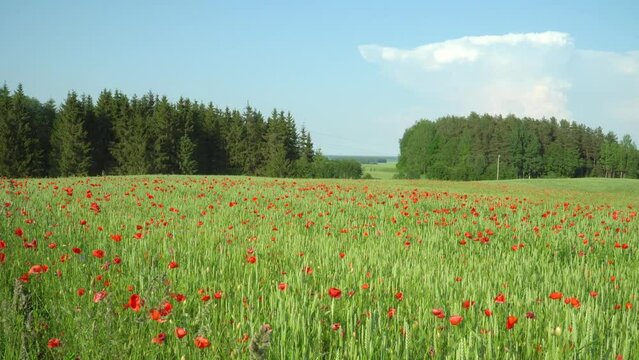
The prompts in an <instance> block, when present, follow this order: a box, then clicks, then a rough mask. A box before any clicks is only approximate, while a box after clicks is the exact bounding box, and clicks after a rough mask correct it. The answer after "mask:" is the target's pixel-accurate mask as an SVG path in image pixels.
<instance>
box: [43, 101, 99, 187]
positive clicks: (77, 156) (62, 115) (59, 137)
mask: <svg viewBox="0 0 639 360" xmlns="http://www.w3.org/2000/svg"><path fill="white" fill-rule="evenodd" d="M85 101H86V102H88V103H90V102H91V100H90V99H85ZM87 106H89V107H90V105H88V104H87ZM83 115H84V109H83V104H82V103H81V102H80V101H79V100H78V97H77V94H76V93H75V92H73V91H72V92H70V93H69V94H68V95H67V98H66V100H65V102H64V103H63V104H62V106H61V109H60V112H59V113H58V116H57V117H56V120H55V123H54V125H53V133H52V135H51V145H52V159H51V163H52V164H53V165H54V171H53V173H54V174H55V175H58V176H85V175H87V174H88V173H89V169H90V166H91V147H90V144H89V141H88V135H87V131H86V129H85V125H84V124H85V119H84V117H83Z"/></svg>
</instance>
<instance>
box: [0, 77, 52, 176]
mask: <svg viewBox="0 0 639 360" xmlns="http://www.w3.org/2000/svg"><path fill="white" fill-rule="evenodd" d="M29 102H30V100H29V99H28V98H27V97H26V96H25V94H24V91H23V89H22V85H18V88H17V89H16V91H15V92H14V94H13V96H9V92H8V88H7V87H6V85H5V86H4V87H3V88H2V89H1V90H0V136H1V137H2V142H3V145H2V146H1V147H0V175H4V176H19V177H27V176H37V175H41V174H42V172H43V165H44V164H43V161H42V155H43V154H42V149H41V148H40V144H39V141H38V131H37V129H36V124H35V114H33V112H30V111H29V110H30V108H29Z"/></svg>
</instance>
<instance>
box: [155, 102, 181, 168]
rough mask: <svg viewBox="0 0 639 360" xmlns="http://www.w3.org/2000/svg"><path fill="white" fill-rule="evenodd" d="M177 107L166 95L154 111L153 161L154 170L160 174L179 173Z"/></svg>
mask: <svg viewBox="0 0 639 360" xmlns="http://www.w3.org/2000/svg"><path fill="white" fill-rule="evenodd" d="M175 116H176V115H175V109H174V108H173V105H172V104H171V103H169V100H168V99H167V98H166V96H163V97H162V98H161V99H160V101H159V102H158V104H157V106H156V108H155V111H154V112H153V120H152V123H153V127H152V130H151V132H152V134H153V138H152V148H153V155H152V157H151V161H152V163H153V166H152V169H153V170H152V171H153V172H154V173H159V174H173V173H177V170H178V163H177V154H176V152H175V149H176V148H177V145H176V143H177V139H175V132H176V130H177V129H176V128H175V122H176V119H175Z"/></svg>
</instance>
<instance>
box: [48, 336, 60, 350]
mask: <svg viewBox="0 0 639 360" xmlns="http://www.w3.org/2000/svg"><path fill="white" fill-rule="evenodd" d="M60 345H62V342H61V341H60V339H58V338H51V339H49V341H48V342H47V347H48V348H49V349H54V348H57V347H58V346H60Z"/></svg>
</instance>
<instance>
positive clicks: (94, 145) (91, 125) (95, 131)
mask: <svg viewBox="0 0 639 360" xmlns="http://www.w3.org/2000/svg"><path fill="white" fill-rule="evenodd" d="M116 112H117V110H116V108H115V103H114V99H113V93H112V92H111V91H109V90H102V92H101V93H100V96H99V97H98V101H97V103H96V105H95V109H94V116H92V117H91V118H90V119H88V121H87V123H86V124H87V132H88V137H89V141H90V142H91V158H92V159H93V163H92V166H91V170H90V174H92V175H100V174H103V173H105V174H110V173H112V172H113V168H114V167H115V160H114V159H113V156H112V155H111V151H110V150H109V148H110V146H111V143H112V142H113V118H114V117H115V114H116Z"/></svg>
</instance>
